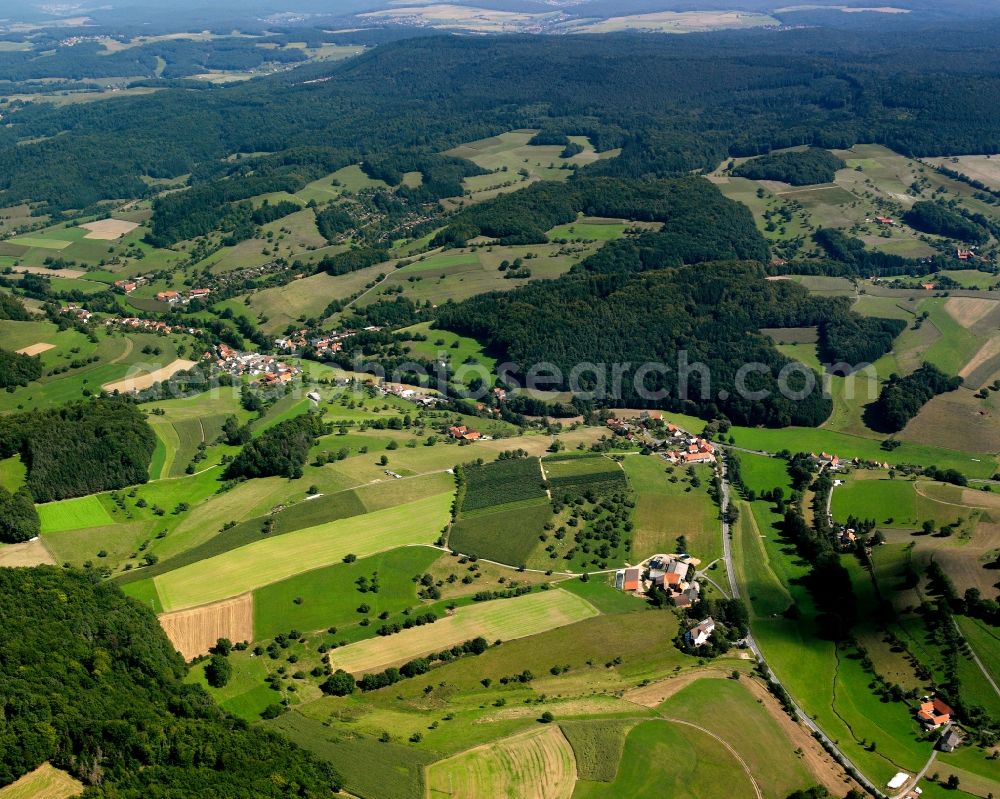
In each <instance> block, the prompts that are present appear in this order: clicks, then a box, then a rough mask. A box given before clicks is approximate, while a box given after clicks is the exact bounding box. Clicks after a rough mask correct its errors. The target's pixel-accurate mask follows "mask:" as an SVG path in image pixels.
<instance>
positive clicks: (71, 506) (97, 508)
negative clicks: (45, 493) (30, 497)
mask: <svg viewBox="0 0 1000 799" xmlns="http://www.w3.org/2000/svg"><path fill="white" fill-rule="evenodd" d="M38 517H39V519H41V522H42V534H43V535H44V534H45V533H58V532H61V531H63V530H78V529H81V528H84V527H100V526H102V525H107V524H114V519H112V518H111V516H110V514H109V513H108V512H107V510H105V508H104V505H102V504H101V501H100V499H98V498H97V496H95V495H91V496H86V497H78V498H76V499H63V500H60V501H58V502H47V503H46V504H44V505H39V506H38Z"/></svg>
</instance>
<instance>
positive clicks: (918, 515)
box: [831, 472, 979, 529]
mask: <svg viewBox="0 0 1000 799" xmlns="http://www.w3.org/2000/svg"><path fill="white" fill-rule="evenodd" d="M879 475H880V473H877V472H875V473H866V472H860V473H856V475H855V476H854V478H853V479H848V481H847V484H846V485H843V486H839V487H838V488H835V489H834V491H833V501H832V503H831V507H832V510H833V515H834V518H836V519H838V520H846V519H847V517H848V516H849V515H853V516H856V517H858V518H861V519H875V520H876V522H877V523H878V524H879V525H881V526H884V527H897V528H903V529H915V528H918V527H920V525H921V523H922V522H923V521H925V520H932V521H934V522H936V525H937V526H941V525H945V524H952V523H953V522H957V521H959V520H960V519H963V520H966V521H969V520H970V517H971V516H975V517H976V518H978V515H979V514H978V513H977V512H976V509H974V508H971V507H964V506H963V505H962V504H961V500H962V492H961V489H960V488H958V487H957V486H950V485H946V484H943V483H933V482H931V481H929V480H917V481H910V480H889V479H878V476H879ZM890 520H891V521H890ZM973 523H974V522H973Z"/></svg>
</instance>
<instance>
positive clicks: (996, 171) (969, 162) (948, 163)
mask: <svg viewBox="0 0 1000 799" xmlns="http://www.w3.org/2000/svg"><path fill="white" fill-rule="evenodd" d="M924 160H925V161H927V163H929V164H934V165H935V166H943V167H946V168H948V169H951V170H953V171H955V172H961V173H962V174H963V175H967V176H968V177H970V178H972V179H973V180H978V181H980V182H982V183H985V184H986V185H987V186H990V187H991V188H993V189H997V190H1000V158H996V157H994V156H989V155H958V156H953V157H951V158H925V159H924Z"/></svg>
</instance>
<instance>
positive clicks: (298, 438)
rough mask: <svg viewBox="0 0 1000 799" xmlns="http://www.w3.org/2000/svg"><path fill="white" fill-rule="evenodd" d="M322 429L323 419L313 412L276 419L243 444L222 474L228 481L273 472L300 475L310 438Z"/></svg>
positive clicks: (310, 441)
mask: <svg viewBox="0 0 1000 799" xmlns="http://www.w3.org/2000/svg"><path fill="white" fill-rule="evenodd" d="M322 431H323V422H322V420H321V419H320V418H319V416H317V415H316V414H312V413H304V414H302V415H301V416H296V417H295V418H294V419H286V420H285V421H283V422H279V423H278V424H276V425H275V426H274V427H269V428H268V429H267V430H265V431H264V432H263V433H261V435H260V437H259V438H255V439H253V440H252V441H249V442H247V443H246V444H244V446H243V449H241V450H240V452H239V454H238V455H237V456H236V457H235V458H233V460H232V462H231V463H230V464H229V466H228V467H227V468H226V472H225V475H224V477H225V478H226V479H227V480H232V479H236V478H251V477H273V476H274V475H280V476H282V477H288V478H295V477H301V476H302V467H303V465H304V464H305V462H306V457H307V456H308V454H309V448H310V447H311V446H312V444H313V438H314V437H315V436H318V435H320V434H321V433H322Z"/></svg>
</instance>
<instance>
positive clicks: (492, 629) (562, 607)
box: [329, 588, 598, 674]
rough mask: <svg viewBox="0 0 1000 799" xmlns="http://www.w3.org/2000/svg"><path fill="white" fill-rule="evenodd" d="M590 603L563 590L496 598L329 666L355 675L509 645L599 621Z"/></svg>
mask: <svg viewBox="0 0 1000 799" xmlns="http://www.w3.org/2000/svg"><path fill="white" fill-rule="evenodd" d="M597 615H598V611H597V609H596V608H594V607H593V606H592V605H591V604H590V603H589V602H587V601H586V600H584V599H581V598H580V597H578V596H575V595H574V594H571V593H569V592H567V591H563V590H561V589H558V588H557V589H552V590H550V591H543V592H540V593H533V594H527V595H525V596H522V597H517V598H515V599H496V600H492V601H489V602H480V603H476V604H475V605H470V606H467V607H462V608H459V609H457V610H456V611H455V612H454V614H453V615H451V616H448V617H447V618H445V619H440V620H438V621H436V622H435V623H434V624H431V625H428V626H426V627H414V628H412V629H409V630H403V631H402V632H400V633H396V634H395V635H391V636H388V637H386V638H373V639H368V640H365V641H360V642H358V643H356V644H351V645H349V646H346V647H342V648H340V649H337V650H334V651H332V652H331V653H330V657H329V660H330V665H331V666H332V667H333V668H335V669H337V668H340V669H344V670H345V671H348V672H351V673H352V674H363V673H365V672H371V671H378V670H380V669H384V668H386V667H388V666H391V665H393V664H396V663H402V662H405V661H407V660H410V659H412V658H415V657H420V656H422V655H426V654H428V653H430V652H438V651H441V650H442V649H448V648H450V647H452V646H455V645H456V644H460V643H462V642H464V641H467V640H470V639H472V638H476V637H477V636H482V637H484V638H486V639H487V640H488V641H491V642H492V641H495V640H498V639H499V640H503V641H509V640H512V639H515V638H524V637H526V636H530V635H536V634H537V633H541V632H545V631H546V630H551V629H553V628H555V627H562V626H565V625H567V624H573V623H575V622H579V621H583V620H584V619H587V618H590V617H592V616H597Z"/></svg>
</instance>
